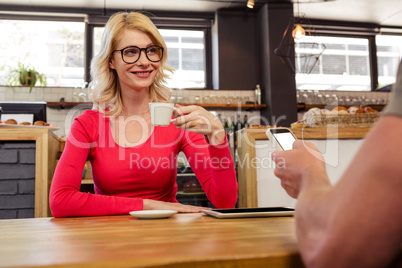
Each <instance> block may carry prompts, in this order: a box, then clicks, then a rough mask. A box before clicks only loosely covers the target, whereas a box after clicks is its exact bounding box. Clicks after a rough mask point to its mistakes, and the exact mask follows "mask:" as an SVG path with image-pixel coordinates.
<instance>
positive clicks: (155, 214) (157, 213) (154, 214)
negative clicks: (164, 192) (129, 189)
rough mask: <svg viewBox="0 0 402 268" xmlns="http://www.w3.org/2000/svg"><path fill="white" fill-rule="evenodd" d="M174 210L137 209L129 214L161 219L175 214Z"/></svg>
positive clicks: (141, 217) (143, 217)
mask: <svg viewBox="0 0 402 268" xmlns="http://www.w3.org/2000/svg"><path fill="white" fill-rule="evenodd" d="M176 213H177V211H176V210H137V211H131V212H130V215H131V216H133V217H136V218H139V219H163V218H168V217H170V216H172V215H174V214H176Z"/></svg>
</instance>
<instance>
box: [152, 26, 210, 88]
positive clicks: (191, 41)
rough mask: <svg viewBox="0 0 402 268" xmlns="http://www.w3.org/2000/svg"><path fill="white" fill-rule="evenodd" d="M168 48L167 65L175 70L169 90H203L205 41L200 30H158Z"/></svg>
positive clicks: (169, 82) (170, 80)
mask: <svg viewBox="0 0 402 268" xmlns="http://www.w3.org/2000/svg"><path fill="white" fill-rule="evenodd" d="M159 31H160V33H161V35H162V36H163V39H164V40H165V42H166V45H167V47H168V65H169V66H170V67H172V68H173V69H175V72H174V74H173V75H172V76H171V78H170V79H169V81H168V86H169V87H171V88H205V85H206V83H205V69H206V67H205V45H204V43H205V40H204V31H201V30H166V29H161V30H159Z"/></svg>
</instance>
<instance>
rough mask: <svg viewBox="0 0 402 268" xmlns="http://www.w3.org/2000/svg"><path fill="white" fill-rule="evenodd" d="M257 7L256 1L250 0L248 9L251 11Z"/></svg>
mask: <svg viewBox="0 0 402 268" xmlns="http://www.w3.org/2000/svg"><path fill="white" fill-rule="evenodd" d="M254 5H255V1H254V0H248V1H247V7H248V8H250V9H253V8H254Z"/></svg>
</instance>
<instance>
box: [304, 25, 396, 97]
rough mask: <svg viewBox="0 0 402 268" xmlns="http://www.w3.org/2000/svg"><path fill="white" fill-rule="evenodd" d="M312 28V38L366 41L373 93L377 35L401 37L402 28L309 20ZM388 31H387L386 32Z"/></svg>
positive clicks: (375, 86)
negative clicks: (340, 38) (358, 39)
mask: <svg viewBox="0 0 402 268" xmlns="http://www.w3.org/2000/svg"><path fill="white" fill-rule="evenodd" d="M308 22H309V23H311V25H309V26H310V27H311V26H313V29H314V31H315V33H314V34H313V36H320V37H344V38H362V39H367V40H368V53H369V64H370V70H369V74H370V82H371V89H370V91H375V90H376V89H377V86H378V58H377V45H376V36H377V35H380V34H381V35H393V36H402V27H396V26H387V25H379V24H373V23H360V22H341V21H331V20H314V19H312V20H309V21H308ZM387 30H388V31H387Z"/></svg>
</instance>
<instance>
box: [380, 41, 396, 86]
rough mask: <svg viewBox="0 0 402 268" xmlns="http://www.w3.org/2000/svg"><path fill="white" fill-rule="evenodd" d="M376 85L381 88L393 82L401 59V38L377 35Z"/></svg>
mask: <svg viewBox="0 0 402 268" xmlns="http://www.w3.org/2000/svg"><path fill="white" fill-rule="evenodd" d="M376 45H377V62H378V84H379V87H383V86H386V85H389V84H392V83H394V82H395V77H396V73H397V71H398V66H399V62H400V61H401V58H402V36H390V35H388V36H387V35H377V36H376Z"/></svg>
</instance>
